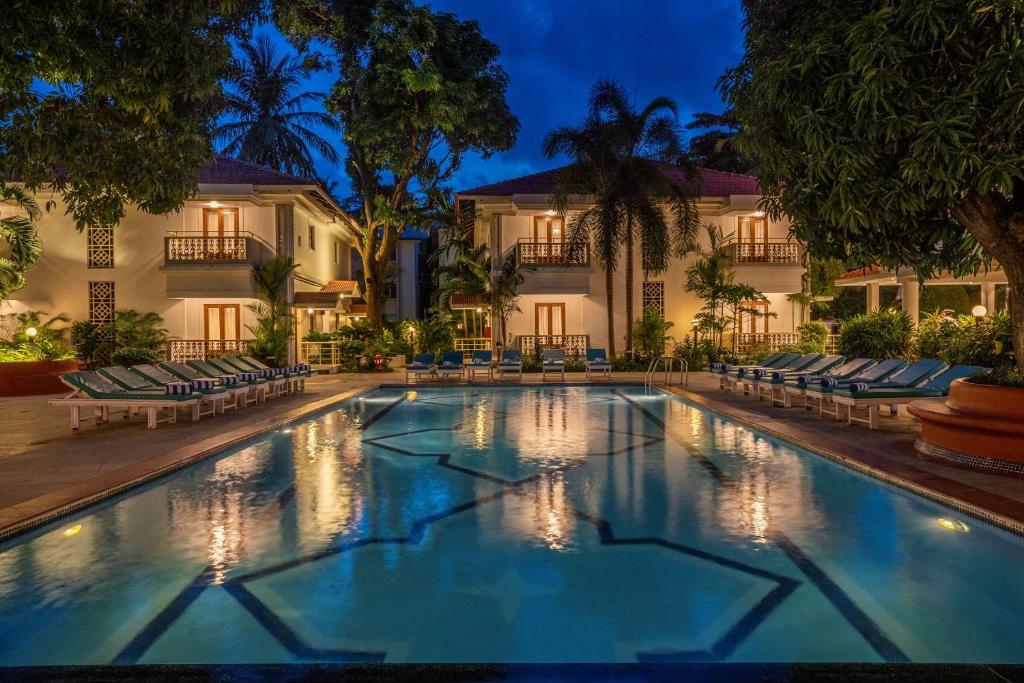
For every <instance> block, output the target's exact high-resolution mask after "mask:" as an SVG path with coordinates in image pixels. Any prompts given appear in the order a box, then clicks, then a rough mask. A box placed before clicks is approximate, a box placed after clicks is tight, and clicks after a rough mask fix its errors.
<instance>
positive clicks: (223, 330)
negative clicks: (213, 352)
mask: <svg viewBox="0 0 1024 683" xmlns="http://www.w3.org/2000/svg"><path fill="white" fill-rule="evenodd" d="M240 314H241V307H240V306H239V305H238V304H206V305H205V306H203V321H204V325H203V327H204V333H205V335H206V337H205V338H206V340H207V341H234V340H237V339H239V337H240V336H241V315H240Z"/></svg>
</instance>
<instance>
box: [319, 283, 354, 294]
mask: <svg viewBox="0 0 1024 683" xmlns="http://www.w3.org/2000/svg"><path fill="white" fill-rule="evenodd" d="M358 285H359V283H358V282H356V281H355V280H328V281H327V284H326V285H324V286H323V287H321V288H320V291H321V292H338V293H339V294H352V293H354V292H355V291H356V287H357V286H358Z"/></svg>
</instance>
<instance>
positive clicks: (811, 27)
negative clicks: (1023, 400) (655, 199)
mask: <svg viewBox="0 0 1024 683" xmlns="http://www.w3.org/2000/svg"><path fill="white" fill-rule="evenodd" d="M744 7H745V9H746V21H745V28H746V53H745V55H744V57H743V60H742V61H741V63H740V64H739V65H738V66H737V67H736V68H735V69H733V70H730V71H729V72H727V73H726V75H725V76H724V77H723V79H722V81H721V86H722V88H723V91H724V94H725V96H726V98H727V100H728V102H729V104H730V105H731V106H733V107H734V108H735V113H736V118H737V120H738V121H739V122H740V124H741V128H740V133H739V138H738V144H739V147H740V149H741V151H743V152H745V153H748V154H756V155H757V157H758V158H759V159H760V160H761V167H762V174H761V186H762V189H763V192H764V197H765V204H766V207H767V208H768V209H769V211H770V213H772V214H773V215H775V216H778V215H780V214H782V213H786V214H788V215H789V216H790V217H791V218H792V220H793V229H794V231H795V233H796V235H797V237H798V238H800V239H801V240H802V241H803V242H805V243H807V244H808V246H809V247H810V249H811V250H812V251H813V252H814V253H815V254H816V255H818V256H822V257H824V256H833V257H836V258H840V259H842V260H843V261H849V260H852V261H854V262H859V263H870V262H877V263H880V264H882V265H884V266H887V267H898V266H900V265H909V266H913V267H915V268H916V269H917V270H918V271H919V273H920V274H921V275H922V276H924V277H927V276H928V275H930V274H932V273H933V272H934V271H936V270H938V269H941V268H948V269H950V270H952V271H953V272H954V273H955V274H957V275H966V274H968V273H971V272H975V271H976V270H977V269H978V268H979V267H985V266H987V265H988V263H989V262H988V258H994V259H995V260H997V261H998V263H999V264H1000V265H1001V266H1002V267H1003V269H1004V270H1005V272H1006V276H1007V280H1008V281H1009V288H1010V291H1011V309H1012V319H1013V341H1014V347H1015V349H1016V350H1017V354H1016V355H1017V362H1018V363H1019V364H1020V367H1022V368H1024V352H1022V351H1024V305H1022V302H1024V106H1022V105H1024V90H1022V89H1021V88H1020V83H1021V81H1022V80H1024V66H1022V65H1024V11H1022V9H1021V5H1020V3H1019V2H1008V1H1005V0H1003V1H998V0H997V1H995V2H993V1H991V0H932V1H930V2H900V1H899V0H880V1H876V2H866V1H855V2H850V1H848V0H844V1H840V0H822V1H821V2H814V3H810V2H800V1H798V0H782V1H779V2H771V3H764V2H755V1H754V0H747V1H746V2H744Z"/></svg>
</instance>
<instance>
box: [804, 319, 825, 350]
mask: <svg viewBox="0 0 1024 683" xmlns="http://www.w3.org/2000/svg"><path fill="white" fill-rule="evenodd" d="M796 331H797V334H799V335H800V350H801V352H802V353H824V352H825V342H826V341H827V340H828V327H826V326H825V324H824V323H820V322H818V321H816V320H811V321H808V322H805V323H800V324H799V325H797V326H796Z"/></svg>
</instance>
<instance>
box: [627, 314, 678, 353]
mask: <svg viewBox="0 0 1024 683" xmlns="http://www.w3.org/2000/svg"><path fill="white" fill-rule="evenodd" d="M671 328H672V323H671V322H669V321H667V320H665V319H664V318H663V317H662V315H661V313H659V312H658V309H657V308H647V309H645V310H644V314H643V316H642V317H641V318H640V319H639V320H637V321H636V322H635V323H634V324H633V344H634V345H635V346H636V350H637V351H638V352H639V353H640V356H641V357H642V358H648V359H650V358H653V357H654V356H661V355H663V354H664V353H665V344H667V343H668V342H670V341H672V337H670V336H669V335H668V331H669V329H671Z"/></svg>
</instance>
